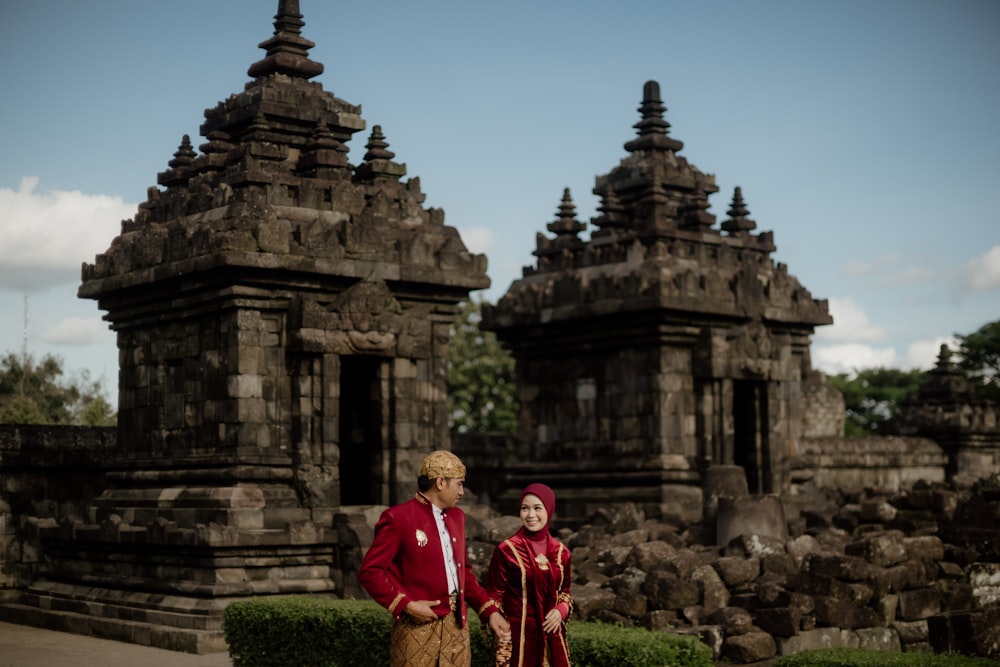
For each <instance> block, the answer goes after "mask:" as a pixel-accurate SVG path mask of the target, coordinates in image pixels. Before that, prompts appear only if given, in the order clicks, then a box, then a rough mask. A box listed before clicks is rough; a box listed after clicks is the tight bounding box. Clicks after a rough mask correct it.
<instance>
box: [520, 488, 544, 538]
mask: <svg viewBox="0 0 1000 667" xmlns="http://www.w3.org/2000/svg"><path fill="white" fill-rule="evenodd" d="M548 522H549V513H548V512H546V511H545V505H543V504H542V500H541V499H540V498H539V497H538V496H535V495H532V494H530V493H529V494H528V495H526V496H525V497H524V500H522V501H521V525H522V526H524V528H525V530H529V531H531V532H533V533H535V532H538V531H539V530H541V529H542V528H545V525H546V524H547V523H548Z"/></svg>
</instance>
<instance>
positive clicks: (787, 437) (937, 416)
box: [0, 0, 1000, 652]
mask: <svg viewBox="0 0 1000 667" xmlns="http://www.w3.org/2000/svg"><path fill="white" fill-rule="evenodd" d="M303 27H304V22H303V20H302V14H301V13H300V11H299V2H298V1H297V0H279V3H278V12H277V15H276V16H275V21H274V33H273V35H272V36H271V37H270V38H269V39H267V40H265V41H264V42H262V43H261V44H260V47H261V48H262V49H263V50H264V52H265V55H264V57H263V58H262V59H261V60H260V61H258V62H256V63H254V64H252V65H251V66H250V68H249V71H248V73H249V76H250V77H251V80H250V81H249V82H248V83H247V84H246V86H245V88H244V89H243V91H241V92H238V93H236V94H233V95H231V96H229V97H228V98H227V99H226V100H224V101H223V102H220V103H219V104H217V105H216V106H214V107H213V108H210V109H207V110H206V111H205V117H204V122H203V123H202V125H201V130H200V131H201V135H202V136H203V138H204V140H203V141H202V142H199V146H198V147H197V149H196V148H195V147H194V145H193V144H192V142H191V140H190V139H189V138H188V137H184V138H183V139H182V140H181V142H180V146H179V148H178V149H177V151H176V152H175V153H174V155H173V157H172V159H169V161H168V162H167V169H166V170H165V171H163V172H162V173H160V174H159V176H158V178H157V182H158V186H157V187H151V188H150V189H149V192H148V196H147V199H146V201H145V202H144V203H143V204H141V205H140V206H139V210H138V212H137V213H136V215H135V217H134V219H132V220H126V221H124V222H123V223H122V230H121V234H120V235H119V236H118V237H117V238H115V239H114V240H112V241H111V242H110V247H108V249H107V251H105V252H104V253H102V254H100V255H98V256H97V257H96V258H95V260H94V261H93V263H87V264H84V266H83V270H82V284H81V286H80V288H79V296H80V297H82V298H86V299H93V300H95V301H96V302H97V305H98V307H99V308H100V309H102V310H103V311H105V312H106V315H105V319H106V320H107V321H108V323H109V325H110V327H111V328H112V329H113V330H114V331H115V332H116V334H117V342H118V349H119V368H120V372H119V380H118V383H119V397H118V425H117V428H116V429H97V428H85V427H63V426H25V425H14V426H0V620H5V621H13V622H18V623H26V624H33V625H40V626H45V627H50V628H54V629H59V630H69V631H73V632H80V633H85V634H96V635H100V636H103V637H109V638H113V639H119V640H125V641H131V642H136V643H141V644H150V645H153V646H159V647H163V648H170V649H175V650H184V651H191V652H211V651H222V650H225V648H226V647H225V643H224V641H223V637H222V632H221V626H222V612H223V610H224V609H225V607H226V605H227V604H229V603H230V602H231V601H233V600H237V599H241V598H245V597H248V596H251V595H277V594H295V593H316V594H320V595H334V596H343V597H351V596H358V595H361V594H362V592H361V591H360V590H359V589H358V587H357V582H356V578H355V576H354V573H355V572H356V567H357V564H358V560H359V558H360V555H361V553H362V552H363V550H364V548H366V547H367V546H368V545H369V544H370V542H371V532H372V525H373V523H374V520H375V518H376V517H377V516H378V512H379V510H380V509H381V507H382V506H384V505H389V504H393V503H396V502H399V501H402V500H404V499H406V498H409V497H410V496H411V495H412V494H413V491H414V487H415V478H416V472H417V466H418V465H419V462H420V461H421V460H422V458H423V457H424V455H425V454H426V453H427V452H428V451H430V450H432V449H435V448H445V449H448V448H453V449H454V450H455V451H457V452H458V453H459V454H460V455H461V456H462V457H463V459H464V460H465V462H466V463H467V464H468V466H469V485H470V488H471V489H472V490H473V491H475V492H477V493H480V494H482V495H483V496H491V497H492V498H493V500H495V501H497V502H496V503H495V507H496V508H498V509H501V510H503V511H510V510H511V509H512V508H511V507H510V506H509V505H507V504H506V503H507V501H509V500H510V497H511V494H512V493H513V494H515V495H514V500H516V499H517V496H516V494H517V492H518V491H519V490H520V489H521V488H523V486H524V484H525V483H526V482H533V481H543V482H546V483H549V484H551V485H552V486H553V487H555V488H556V490H557V492H558V494H559V498H560V501H559V502H560V505H559V514H558V519H559V520H560V521H562V522H564V523H567V524H570V523H573V522H575V521H578V520H583V519H586V518H587V517H588V516H589V515H590V514H591V513H592V512H593V511H594V510H595V509H600V508H606V507H607V505H608V504H610V503H615V502H617V501H629V502H632V503H637V504H639V505H641V507H642V509H643V511H644V512H645V513H646V515H647V516H651V517H655V516H663V515H666V514H676V515H679V516H682V517H684V518H685V519H689V520H693V521H698V520H699V519H701V518H702V517H709V516H710V514H711V513H712V512H715V509H713V507H712V506H711V504H710V503H711V501H712V499H713V498H715V499H716V500H719V501H721V499H722V497H723V496H724V495H728V496H730V498H729V499H730V500H731V499H732V498H733V497H737V496H738V497H740V498H743V497H744V496H746V495H748V494H753V495H754V496H756V497H757V499H758V500H759V499H767V498H770V499H773V494H777V493H780V492H783V491H788V490H789V489H790V488H791V489H792V490H796V487H798V488H799V489H801V488H805V487H806V486H809V485H812V486H813V487H837V488H848V487H854V488H869V487H871V488H890V489H899V488H902V487H903V486H905V485H907V484H912V483H914V482H915V481H917V480H929V481H931V482H938V481H944V480H945V479H946V478H950V479H952V480H960V479H967V480H968V479H972V478H975V477H979V476H983V475H988V474H990V473H993V472H996V471H998V470H1000V431H998V428H997V425H998V423H1000V409H998V408H997V406H996V405H995V404H993V403H990V402H983V401H978V400H976V399H975V397H974V396H973V394H972V392H971V387H969V386H968V385H967V384H965V383H964V381H963V380H962V378H961V376H960V374H959V373H958V372H957V369H956V368H954V366H953V365H952V364H951V362H950V361H949V358H948V355H947V353H946V351H945V350H942V357H941V359H940V360H939V363H938V367H937V368H936V369H935V370H934V371H933V372H932V373H931V375H930V377H929V379H928V381H927V382H926V383H925V384H924V385H923V386H922V387H921V389H920V391H919V392H918V393H917V395H916V396H913V397H911V399H909V400H908V401H905V402H904V403H903V406H902V409H901V410H900V414H899V416H898V417H899V418H898V420H897V423H895V424H894V428H895V431H894V434H895V435H892V436H888V435H886V436H882V435H880V436H873V437H870V438H845V437H844V436H843V432H844V429H843V423H844V401H843V397H842V396H840V394H839V393H838V392H836V391H835V390H833V389H832V388H831V387H830V386H829V385H827V384H825V383H824V382H823V381H822V378H821V376H820V374H818V373H816V372H814V371H813V369H812V365H811V361H810V357H809V339H810V336H811V335H812V334H813V332H814V331H815V329H816V327H819V326H822V325H825V324H829V323H830V322H831V321H832V320H831V317H830V315H829V312H828V308H827V304H826V302H825V301H822V300H817V299H814V298H813V297H812V296H811V295H810V293H809V292H808V291H807V290H806V289H805V288H804V287H803V286H802V285H801V284H800V283H799V281H798V280H797V279H796V278H795V277H794V276H792V275H790V274H789V272H788V270H787V269H786V267H785V266H784V265H782V264H776V263H775V262H774V261H773V260H772V254H773V253H774V252H775V249H776V247H775V244H774V239H773V235H772V234H771V233H770V232H757V231H755V230H756V223H755V222H754V220H753V219H752V218H751V215H750V212H749V210H748V207H747V204H746V202H745V201H744V197H743V193H742V192H741V191H740V189H739V188H736V190H735V192H733V193H732V197H731V200H730V205H729V207H728V211H727V218H726V219H725V220H723V221H722V222H721V224H719V225H716V220H715V218H714V216H713V215H711V214H710V213H709V212H708V209H709V202H708V198H709V196H710V195H712V194H714V193H716V192H717V190H718V188H717V187H716V185H715V182H714V177H713V176H712V175H710V174H706V173H703V172H701V171H699V170H698V169H697V168H695V167H694V166H693V165H691V164H690V163H689V162H688V161H687V159H686V158H684V157H682V156H681V155H680V152H681V150H682V148H683V145H682V143H681V142H680V141H678V140H677V139H674V138H673V137H671V136H670V133H669V130H670V125H669V123H668V122H667V121H666V120H665V118H664V114H665V112H666V108H665V107H664V105H663V102H662V100H661V96H660V90H659V86H658V84H657V83H656V82H653V81H650V82H648V83H646V85H645V87H644V89H643V91H642V101H641V104H640V107H639V121H638V122H637V123H636V125H635V129H636V130H637V133H636V136H635V137H634V138H633V139H632V140H630V141H628V142H627V143H625V146H624V147H625V150H626V152H627V155H626V156H625V157H624V159H622V160H621V162H620V164H618V165H617V166H616V167H614V168H613V169H612V170H611V171H610V172H608V173H607V174H605V175H601V176H598V177H597V180H596V184H595V187H594V191H595V193H596V194H597V195H599V197H600V199H601V206H600V211H599V215H597V216H596V217H595V218H594V219H592V220H591V221H590V222H591V223H592V225H593V226H594V228H595V229H594V230H593V231H592V233H590V234H589V235H587V236H586V238H584V236H583V235H582V233H583V232H584V231H586V230H587V225H586V223H584V222H581V221H579V220H578V219H577V217H576V212H575V206H574V204H573V201H572V197H571V195H570V193H569V192H568V191H566V192H564V193H563V197H562V200H561V202H560V204H559V205H558V212H557V214H556V219H555V220H554V221H553V222H551V223H550V224H549V225H548V227H547V231H548V232H549V234H550V235H545V234H539V235H538V240H537V247H536V250H535V253H534V254H535V258H536V261H535V264H534V265H533V266H530V267H528V268H526V269H525V270H524V273H523V276H522V277H521V278H520V279H518V280H517V281H515V282H514V283H513V284H512V285H511V286H510V287H509V289H508V290H507V292H506V293H505V295H504V296H503V297H502V298H501V299H500V300H499V301H498V303H497V304H496V306H494V307H491V308H484V312H483V317H484V319H483V326H484V327H485V328H487V329H489V330H492V331H494V332H496V334H497V335H498V336H499V338H500V339H501V341H502V342H503V343H504V344H505V345H506V346H507V347H508V348H509V349H510V350H511V351H512V352H513V354H514V356H515V358H516V361H517V377H516V382H517V390H518V397H519V399H520V405H521V413H520V423H519V433H518V434H517V436H516V437H513V436H512V437H506V436H499V437H496V436H494V435H492V434H487V435H483V434H453V433H449V429H448V403H447V389H448V388H447V375H448V354H447V353H448V345H449V337H450V331H451V327H452V325H453V324H454V322H455V321H456V319H457V317H458V313H459V307H460V304H461V303H462V302H464V301H466V300H467V299H468V298H469V295H470V293H471V292H473V291H475V290H480V289H483V288H486V287H488V286H489V279H488V277H487V275H486V260H485V258H484V257H482V256H480V255H473V254H471V253H469V252H468V250H467V248H466V247H465V245H464V244H463V242H462V239H461V238H460V236H459V234H458V232H457V231H456V230H455V229H454V228H452V227H449V226H447V225H445V224H444V214H443V212H442V211H440V210H436V209H432V208H425V207H424V205H423V202H424V199H425V198H424V195H423V193H422V192H421V190H420V183H419V180H418V179H416V178H410V179H406V178H405V177H406V167H405V165H404V164H402V163H400V162H397V161H395V159H394V158H395V155H394V154H393V152H392V151H391V150H389V143H388V141H387V137H386V133H385V132H383V129H382V128H381V127H380V126H379V125H374V126H372V128H371V130H370V131H369V132H367V139H366V141H365V143H364V146H363V147H364V150H363V151H359V153H360V160H359V161H358V162H357V164H352V163H351V162H350V161H349V160H348V153H349V150H348V144H349V142H350V141H351V139H352V137H353V136H354V135H355V134H356V133H358V132H361V131H363V130H365V128H366V124H365V121H364V120H363V119H362V116H361V108H360V107H359V106H356V105H352V104H350V103H348V102H346V101H344V100H342V99H339V98H338V97H336V96H334V95H333V94H332V93H330V92H328V91H325V90H324V89H323V87H322V86H321V85H320V84H319V83H317V82H315V81H313V79H314V78H315V77H316V76H318V75H319V74H321V73H322V72H323V66H322V65H321V64H319V63H318V62H316V61H314V60H312V59H311V58H310V57H309V50H310V49H311V48H312V47H313V43H312V42H310V41H309V40H307V39H305V37H303V36H302V29H303ZM352 155H358V153H354V154H352ZM509 196H514V197H516V196H517V193H511V194H510V195H509ZM731 472H738V473H739V476H740V477H741V478H743V477H744V476H745V479H742V482H743V486H742V489H740V492H739V493H729V494H725V493H717V491H719V490H720V489H719V488H716V487H715V486H714V484H715V481H718V479H722V480H723V481H725V475H726V474H728V473H731ZM713 480H715V481H713ZM720 486H722V485H721V484H720ZM800 495H801V496H802V497H803V498H805V499H806V500H808V498H809V496H808V494H800ZM467 497H468V496H467ZM716 509H718V510H719V512H718V514H717V515H716V516H720V515H722V514H723V511H722V510H723V509H725V508H724V507H723V503H721V502H719V503H718V504H717V505H716ZM977 539H978V538H977Z"/></svg>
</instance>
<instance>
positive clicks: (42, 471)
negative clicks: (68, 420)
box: [0, 426, 117, 597]
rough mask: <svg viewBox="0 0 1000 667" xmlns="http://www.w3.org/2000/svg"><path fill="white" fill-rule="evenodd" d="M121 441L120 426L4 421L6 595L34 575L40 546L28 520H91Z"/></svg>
mask: <svg viewBox="0 0 1000 667" xmlns="http://www.w3.org/2000/svg"><path fill="white" fill-rule="evenodd" d="M116 443H117V439H116V436H115V429H114V428H92V427H76V426H0V597H2V596H3V593H4V591H8V592H10V591H12V590H13V589H14V588H15V587H17V586H18V585H21V584H24V583H27V582H28V581H31V580H32V579H34V574H35V573H36V571H37V567H38V562H39V558H40V553H39V547H40V545H39V542H38V539H37V537H34V538H33V537H31V534H32V533H33V532H36V531H32V530H30V526H29V525H28V524H31V523H33V524H37V523H38V522H45V523H48V524H57V523H60V522H74V521H86V520H87V519H88V516H87V514H88V511H89V507H90V506H91V505H92V504H93V500H94V498H95V497H96V496H97V495H98V494H100V493H101V491H102V490H103V489H104V487H105V486H106V485H107V470H106V468H104V466H103V465H102V462H103V461H106V460H108V459H109V458H110V457H111V455H112V454H113V453H114V451H115V450H116Z"/></svg>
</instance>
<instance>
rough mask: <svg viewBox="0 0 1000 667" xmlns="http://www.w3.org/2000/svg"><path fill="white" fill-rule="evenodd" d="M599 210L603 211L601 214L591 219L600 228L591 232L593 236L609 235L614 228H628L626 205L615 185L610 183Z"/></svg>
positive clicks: (602, 196)
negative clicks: (617, 192) (619, 196)
mask: <svg viewBox="0 0 1000 667" xmlns="http://www.w3.org/2000/svg"><path fill="white" fill-rule="evenodd" d="M597 210H599V211H600V212H601V215H599V216H598V217H596V218H594V219H593V220H592V221H591V222H593V223H594V225H595V226H596V227H597V228H598V229H597V231H595V232H594V233H593V234H591V237H592V238H600V237H602V236H609V235H611V234H613V233H614V230H618V229H627V228H628V220H627V219H626V218H625V207H624V206H622V202H621V200H620V199H618V195H617V194H616V193H615V188H614V186H613V185H608V188H607V190H606V191H605V192H604V194H603V195H601V205H600V206H599V207H598V209H597Z"/></svg>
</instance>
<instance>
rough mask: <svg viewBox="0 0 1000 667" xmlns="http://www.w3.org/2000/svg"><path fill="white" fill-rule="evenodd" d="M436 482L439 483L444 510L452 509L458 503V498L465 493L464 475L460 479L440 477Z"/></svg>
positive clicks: (438, 495) (439, 498)
mask: <svg viewBox="0 0 1000 667" xmlns="http://www.w3.org/2000/svg"><path fill="white" fill-rule="evenodd" d="M434 483H435V484H436V485H437V491H438V493H437V497H438V502H439V503H440V505H439V506H440V507H441V509H443V510H447V509H451V508H452V507H454V506H455V505H457V504H458V499H459V498H461V497H462V495H463V494H464V493H465V478H464V477H461V478H459V479H448V478H444V477H438V478H437V479H436V480H435V482H434Z"/></svg>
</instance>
